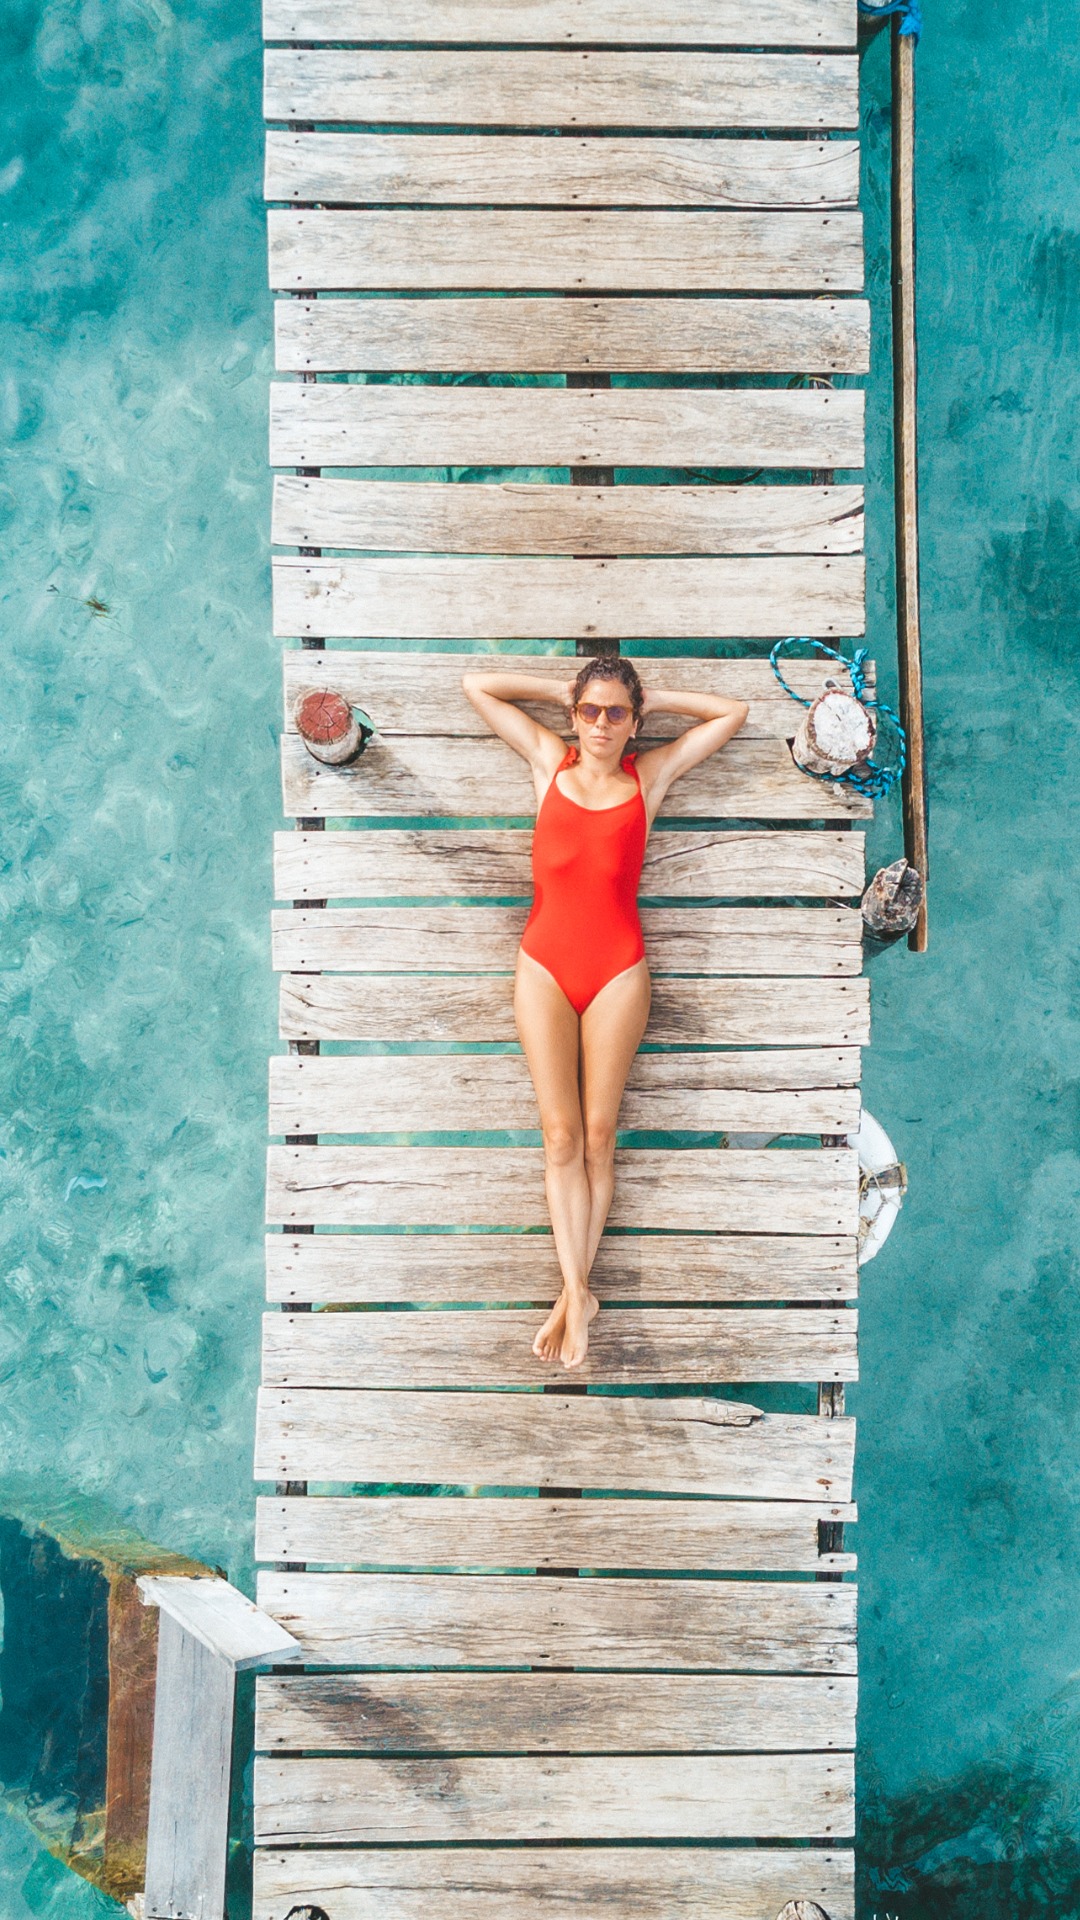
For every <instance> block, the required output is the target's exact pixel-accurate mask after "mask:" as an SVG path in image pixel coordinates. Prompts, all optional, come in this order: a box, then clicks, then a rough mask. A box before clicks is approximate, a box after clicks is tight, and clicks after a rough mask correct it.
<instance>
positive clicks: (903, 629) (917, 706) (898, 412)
mask: <svg viewBox="0 0 1080 1920" xmlns="http://www.w3.org/2000/svg"><path fill="white" fill-rule="evenodd" d="M899 29H900V22H899V19H895V20H894V22H893V37H892V311H893V411H894V460H895V484H894V489H893V497H894V510H895V514H896V627H897V655H898V661H899V671H900V717H901V720H902V721H903V724H904V731H905V732H906V734H907V741H908V751H907V766H906V768H905V770H904V779H903V787H902V794H903V806H904V851H905V853H906V855H907V858H908V860H909V861H910V863H911V865H912V866H913V867H914V868H915V869H916V870H917V872H919V873H920V874H921V875H922V878H923V884H924V888H925V887H926V886H927V883H928V880H929V874H928V866H929V848H928V839H927V818H926V812H927V807H926V751H925V744H924V740H923V689H922V649H921V642H920V630H919V462H918V413H917V409H918V361H917V356H916V346H915V38H914V35H912V34H902V33H901V32H900V30H899ZM928 937H929V936H928V929H927V911H926V895H925V892H924V896H923V904H922V907H921V909H920V911H919V918H918V920H917V921H916V922H915V925H914V927H913V928H912V931H911V933H910V934H909V935H908V946H909V947H910V948H911V949H912V951H913V952H914V953H925V952H926V948H927V943H928Z"/></svg>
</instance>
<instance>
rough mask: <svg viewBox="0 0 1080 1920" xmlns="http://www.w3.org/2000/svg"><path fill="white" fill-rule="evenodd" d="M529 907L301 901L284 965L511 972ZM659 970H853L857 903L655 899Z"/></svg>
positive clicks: (280, 914) (653, 956)
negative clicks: (699, 903)
mask: <svg viewBox="0 0 1080 1920" xmlns="http://www.w3.org/2000/svg"><path fill="white" fill-rule="evenodd" d="M527 916H528V908H527V907H523V906H521V907H496V906H476V907H398V908H394V907H315V908H308V907H292V908H288V909H277V910H275V912H274V913H273V914H272V916H271V926H272V944H273V965H274V966H275V968H276V969H277V970H278V971H279V972H289V973H311V972H320V971H321V970H323V969H324V968H327V969H331V970H333V971H335V972H346V971H347V972H357V971H360V970H364V971H366V972H371V973H425V972H426V973H436V972H437V973H481V972H483V973H508V972H510V971H511V970H512V968H513V966H514V963H515V960H516V957H517V950H518V946H519V945H520V942H521V935H522V932H523V930H524V926H525V921H526V918H527ZM641 924H642V926H643V928H644V930H645V945H646V948H647V951H648V954H649V961H650V965H651V966H652V968H653V970H654V973H756V974H816V975H827V976H834V977H835V976H836V975H850V974H857V973H859V972H861V970H862V923H861V916H860V915H859V914H858V912H857V911H856V910H855V909H854V908H851V907H689V908H685V909H683V908H673V907H669V908H664V909H661V908H657V907H645V908H643V910H642V914H641Z"/></svg>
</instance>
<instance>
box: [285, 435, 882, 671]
mask: <svg viewBox="0 0 1080 1920" xmlns="http://www.w3.org/2000/svg"><path fill="white" fill-rule="evenodd" d="M271 537H272V538H273V539H274V540H275V541H276V542H278V544H279V545H281V546H299V547H309V546H310V547H338V548H340V547H369V548H371V549H372V550H373V551H376V552H382V553H385V552H392V551H394V550H399V551H402V552H406V553H422V552H424V551H430V552H436V553H493V554H494V553H504V554H509V553H522V554H526V553H528V554H553V553H565V554H590V553H592V554H612V553H615V554H632V553H640V554H659V553H673V554H675V553H678V554H693V553H701V554H714V553H716V554H720V553H733V554H734V553H737V554H773V553H829V554H849V553H859V552H861V550H862V540H863V490H862V488H861V487H810V486H804V487H785V486H768V487H766V486H750V487H745V486H744V487H723V486H712V487H680V486H667V487H653V486H643V487H561V486H546V487H545V486H532V485H529V484H528V483H527V482H526V483H518V484H517V485H515V484H513V483H510V484H505V483H504V484H502V485H500V484H499V483H498V482H494V481H491V482H480V483H477V482H465V483H462V482H456V483H454V484H451V485H448V484H446V483H435V482H431V481H424V480H411V481H408V480H407V481H396V480H323V479H314V480H313V479H310V478H306V477H304V476H302V475H299V474H296V475H294V474H287V473H278V474H275V476H274V512H273V532H272V536H271ZM361 657H366V658H370V657H371V656H370V655H369V656H361ZM285 658H286V660H288V658H289V656H288V654H286V656H285ZM541 660H542V665H541V666H538V667H536V668H535V669H534V668H532V667H530V668H528V669H523V671H529V672H531V671H543V670H545V669H546V670H547V671H548V672H550V671H551V669H552V666H553V662H552V661H551V659H550V658H544V657H543V656H541ZM383 664H384V666H385V664H386V663H385V662H384V663H383ZM504 664H505V662H504ZM641 664H642V666H644V665H646V663H644V662H643V663H641ZM690 664H691V667H692V669H697V670H700V669H701V666H702V663H700V662H697V661H694V662H691V663H690ZM808 664H810V665H811V666H812V664H813V663H808ZM412 665H413V667H414V669H415V665H416V663H415V662H413V663H412ZM567 665H568V666H569V662H567ZM686 665H687V662H686V661H685V659H683V658H680V660H679V664H678V669H677V672H678V674H679V675H680V676H681V675H682V674H683V672H684V669H685V668H686ZM762 665H763V663H762V662H761V661H759V660H755V661H740V662H738V663H734V662H732V661H729V660H724V661H710V662H708V666H709V667H711V668H712V670H713V672H714V673H716V672H718V671H723V672H726V673H727V674H728V675H731V674H732V673H733V672H734V673H737V672H738V670H739V667H745V668H749V669H750V670H751V676H752V678H753V680H754V682H755V684H756V683H757V682H758V681H761V684H762V689H763V694H764V693H765V692H766V691H767V690H766V689H765V685H764V679H765V676H763V675H762V673H761V668H762ZM669 670H670V663H669ZM655 671H656V665H655V663H653V672H654V674H655ZM767 677H768V679H769V680H771V681H772V685H773V688H774V689H775V691H776V692H777V693H779V692H781V689H780V688H779V687H778V686H777V683H776V681H775V679H774V678H773V676H772V674H771V672H768V673H767ZM679 684H680V685H681V686H684V685H687V684H689V683H688V682H687V681H685V680H683V679H682V678H680V682H679Z"/></svg>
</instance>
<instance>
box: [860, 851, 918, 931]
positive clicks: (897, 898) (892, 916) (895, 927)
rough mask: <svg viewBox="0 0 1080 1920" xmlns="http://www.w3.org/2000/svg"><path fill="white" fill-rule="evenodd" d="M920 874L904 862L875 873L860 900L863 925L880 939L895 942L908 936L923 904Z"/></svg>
mask: <svg viewBox="0 0 1080 1920" xmlns="http://www.w3.org/2000/svg"><path fill="white" fill-rule="evenodd" d="M924 892H925V888H924V886H923V880H922V875H921V874H919V873H916V871H915V868H914V867H911V866H909V865H908V863H907V861H906V860H902V859H901V860H894V861H893V863H892V866H891V867H882V868H881V869H880V871H879V872H877V873H875V875H874V877H873V879H872V880H871V882H870V885H869V886H868V887H867V889H866V892H865V893H864V894H863V897H862V917H863V925H864V926H865V928H866V930H867V932H868V933H872V934H874V935H876V937H877V938H878V939H879V940H895V939H898V938H899V936H900V935H901V934H902V933H909V932H910V930H911V928H912V927H913V926H914V925H915V922H916V920H917V919H918V917H919V909H920V908H921V906H922V902H923V893H924Z"/></svg>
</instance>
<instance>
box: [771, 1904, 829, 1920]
mask: <svg viewBox="0 0 1080 1920" xmlns="http://www.w3.org/2000/svg"><path fill="white" fill-rule="evenodd" d="M776 1920H829V1916H828V1914H827V1913H826V1911H825V1909H824V1907H819V1906H818V1903H817V1901H816V1900H789V1901H788V1902H787V1905H786V1906H783V1907H781V1909H780V1911H779V1913H778V1914H777V1916H776Z"/></svg>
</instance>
